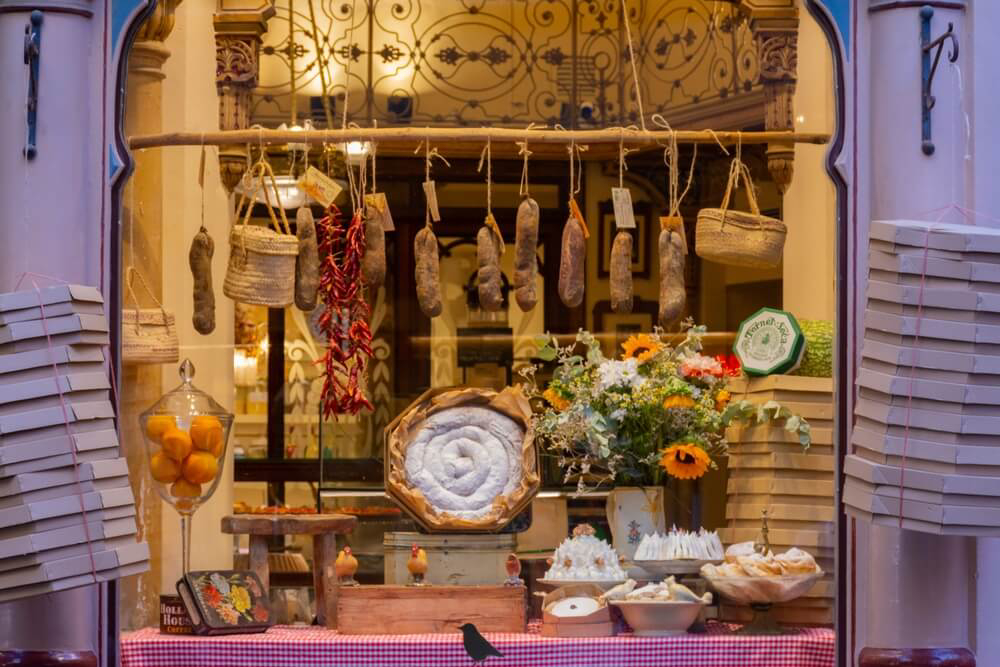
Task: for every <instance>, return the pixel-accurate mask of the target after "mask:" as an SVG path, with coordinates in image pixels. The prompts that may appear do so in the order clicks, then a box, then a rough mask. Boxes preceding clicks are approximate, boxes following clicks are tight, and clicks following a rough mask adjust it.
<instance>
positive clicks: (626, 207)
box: [611, 188, 635, 229]
mask: <svg viewBox="0 0 1000 667" xmlns="http://www.w3.org/2000/svg"><path fill="white" fill-rule="evenodd" d="M611 201H612V203H613V204H614V207H615V227H616V228H617V229H635V214H634V213H633V211H632V192H631V190H629V189H628V188H611Z"/></svg>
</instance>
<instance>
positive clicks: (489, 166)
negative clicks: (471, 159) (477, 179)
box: [476, 137, 493, 216]
mask: <svg viewBox="0 0 1000 667" xmlns="http://www.w3.org/2000/svg"><path fill="white" fill-rule="evenodd" d="M484 162H485V163H486V214H487V215H490V216H492V215H493V145H492V142H491V140H490V138H489V137H486V145H485V146H483V152H482V153H480V154H479V166H478V167H476V171H477V172H479V173H480V174H481V173H483V163H484Z"/></svg>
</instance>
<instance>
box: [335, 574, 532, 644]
mask: <svg viewBox="0 0 1000 667" xmlns="http://www.w3.org/2000/svg"><path fill="white" fill-rule="evenodd" d="M525 603H526V600H525V588H524V587H523V586H343V587H341V589H340V596H339V598H338V600H337V619H338V621H339V625H338V627H337V631H338V632H339V633H341V634H346V635H409V634H430V633H442V632H461V631H460V630H459V629H458V627H459V626H460V625H462V624H464V623H473V624H475V626H476V627H477V628H478V629H479V631H480V632H524V630H525V608H526V607H525Z"/></svg>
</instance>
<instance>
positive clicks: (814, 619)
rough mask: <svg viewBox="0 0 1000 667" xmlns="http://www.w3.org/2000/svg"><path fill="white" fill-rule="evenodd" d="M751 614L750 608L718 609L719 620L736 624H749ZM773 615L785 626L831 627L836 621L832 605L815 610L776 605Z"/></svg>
mask: <svg viewBox="0 0 1000 667" xmlns="http://www.w3.org/2000/svg"><path fill="white" fill-rule="evenodd" d="M753 613H754V612H753V610H752V609H750V607H739V606H736V605H728V604H723V605H722V606H721V607H720V608H719V618H721V619H722V620H725V621H732V622H736V623H749V622H750V621H751V620H752V619H753ZM773 613H774V617H775V618H776V619H777V621H778V622H779V623H784V624H786V625H832V624H833V623H834V621H835V620H836V619H835V613H834V607H833V605H832V604H830V605H828V606H827V607H825V608H816V609H809V608H802V607H788V606H785V605H776V606H775V607H774V610H773Z"/></svg>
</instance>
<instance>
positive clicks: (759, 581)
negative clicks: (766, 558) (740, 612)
mask: <svg viewBox="0 0 1000 667" xmlns="http://www.w3.org/2000/svg"><path fill="white" fill-rule="evenodd" d="M822 576H823V572H812V573H809V574H786V575H781V576H776V577H713V576H708V575H705V574H703V575H702V578H703V579H705V581H707V582H708V584H709V585H710V586H711V587H712V588H713V589H714V590H715V591H716V592H717V593H719V595H721V596H722V597H724V598H727V599H728V600H731V601H732V602H735V603H737V604H747V605H750V604H775V603H778V602H790V601H792V600H795V599H797V598H800V597H802V596H803V595H805V594H806V593H808V592H809V589H810V588H812V587H813V584H815V583H816V582H817V581H819V579H820V578H821V577H822Z"/></svg>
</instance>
